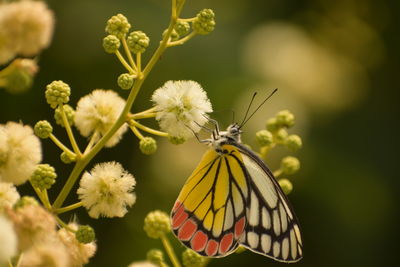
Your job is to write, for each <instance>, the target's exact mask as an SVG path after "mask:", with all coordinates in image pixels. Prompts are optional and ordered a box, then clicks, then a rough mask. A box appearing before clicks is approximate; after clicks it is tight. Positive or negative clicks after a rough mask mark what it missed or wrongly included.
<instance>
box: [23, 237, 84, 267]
mask: <svg viewBox="0 0 400 267" xmlns="http://www.w3.org/2000/svg"><path fill="white" fill-rule="evenodd" d="M68 256H69V254H68V251H67V249H66V247H65V246H64V245H63V244H62V243H61V242H60V240H58V239H51V240H46V242H42V243H38V244H36V245H35V246H32V247H31V248H29V249H27V250H25V251H24V253H23V257H21V260H20V262H19V264H18V266H19V267H44V266H46V267H77V266H78V265H72V264H70V259H69V257H68ZM79 266H82V265H79Z"/></svg>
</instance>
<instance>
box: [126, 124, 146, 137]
mask: <svg viewBox="0 0 400 267" xmlns="http://www.w3.org/2000/svg"><path fill="white" fill-rule="evenodd" d="M129 128H131V130H132V132H133V133H134V134H135V135H136V137H137V138H139V140H143V138H144V136H143V135H142V134H141V133H140V132H139V130H138V129H137V128H136V127H135V126H133V125H129Z"/></svg>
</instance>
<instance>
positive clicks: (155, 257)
mask: <svg viewBox="0 0 400 267" xmlns="http://www.w3.org/2000/svg"><path fill="white" fill-rule="evenodd" d="M146 258H147V260H148V261H149V262H151V263H154V264H156V265H160V263H161V262H163V261H164V253H163V252H162V251H161V250H159V249H151V250H149V252H147V255H146Z"/></svg>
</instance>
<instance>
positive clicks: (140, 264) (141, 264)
mask: <svg viewBox="0 0 400 267" xmlns="http://www.w3.org/2000/svg"><path fill="white" fill-rule="evenodd" d="M157 266H159V265H156V264H154V263H151V262H149V261H135V262H132V263H131V264H129V265H128V267H157Z"/></svg>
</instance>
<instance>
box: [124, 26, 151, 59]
mask: <svg viewBox="0 0 400 267" xmlns="http://www.w3.org/2000/svg"><path fill="white" fill-rule="evenodd" d="M126 42H127V43H128V47H129V50H131V51H132V52H133V53H135V54H137V53H143V52H144V51H145V50H146V48H147V47H148V46H149V43H150V39H149V37H147V35H146V34H145V33H144V32H142V31H134V32H131V33H130V34H129V36H128V39H127V40H126Z"/></svg>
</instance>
